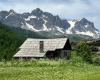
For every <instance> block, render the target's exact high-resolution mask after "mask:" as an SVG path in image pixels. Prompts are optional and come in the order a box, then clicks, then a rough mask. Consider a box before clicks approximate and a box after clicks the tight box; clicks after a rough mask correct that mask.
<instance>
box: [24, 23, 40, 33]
mask: <svg viewBox="0 0 100 80" xmlns="http://www.w3.org/2000/svg"><path fill="white" fill-rule="evenodd" d="M26 26H27V27H28V28H29V30H32V31H35V32H38V31H41V30H37V29H35V28H34V27H33V26H32V25H30V24H28V23H26Z"/></svg>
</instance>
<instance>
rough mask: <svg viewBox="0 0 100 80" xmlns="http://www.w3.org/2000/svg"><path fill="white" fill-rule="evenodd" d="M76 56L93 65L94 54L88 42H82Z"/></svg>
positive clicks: (76, 48) (77, 46)
mask: <svg viewBox="0 0 100 80" xmlns="http://www.w3.org/2000/svg"><path fill="white" fill-rule="evenodd" d="M75 51H76V54H77V55H78V56H80V57H82V59H83V60H84V61H86V62H89V63H92V52H91V49H90V47H89V45H87V43H86V42H80V43H78V44H77V45H76V47H75Z"/></svg>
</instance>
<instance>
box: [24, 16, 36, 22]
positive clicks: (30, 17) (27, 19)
mask: <svg viewBox="0 0 100 80" xmlns="http://www.w3.org/2000/svg"><path fill="white" fill-rule="evenodd" d="M32 18H37V17H36V16H33V15H32V16H29V17H28V18H26V19H25V21H29V20H30V19H32Z"/></svg>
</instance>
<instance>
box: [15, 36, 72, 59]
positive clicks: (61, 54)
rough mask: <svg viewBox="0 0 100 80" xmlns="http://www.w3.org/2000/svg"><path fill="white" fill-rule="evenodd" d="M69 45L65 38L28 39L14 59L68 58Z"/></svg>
mask: <svg viewBox="0 0 100 80" xmlns="http://www.w3.org/2000/svg"><path fill="white" fill-rule="evenodd" d="M70 52H71V44H70V41H69V39H67V38H57V39H33V38H28V39H27V40H26V41H25V42H24V43H23V44H22V45H21V47H20V50H19V51H18V52H17V53H16V54H15V55H14V56H13V57H14V58H66V59H69V58H70V55H71V54H70Z"/></svg>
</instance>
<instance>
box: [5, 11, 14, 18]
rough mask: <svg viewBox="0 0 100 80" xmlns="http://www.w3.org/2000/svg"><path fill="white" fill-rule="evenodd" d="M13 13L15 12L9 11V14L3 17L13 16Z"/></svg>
mask: <svg viewBox="0 0 100 80" xmlns="http://www.w3.org/2000/svg"><path fill="white" fill-rule="evenodd" d="M13 15H15V13H14V12H11V13H9V15H7V16H6V17H5V19H7V18H8V17H9V16H13Z"/></svg>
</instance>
